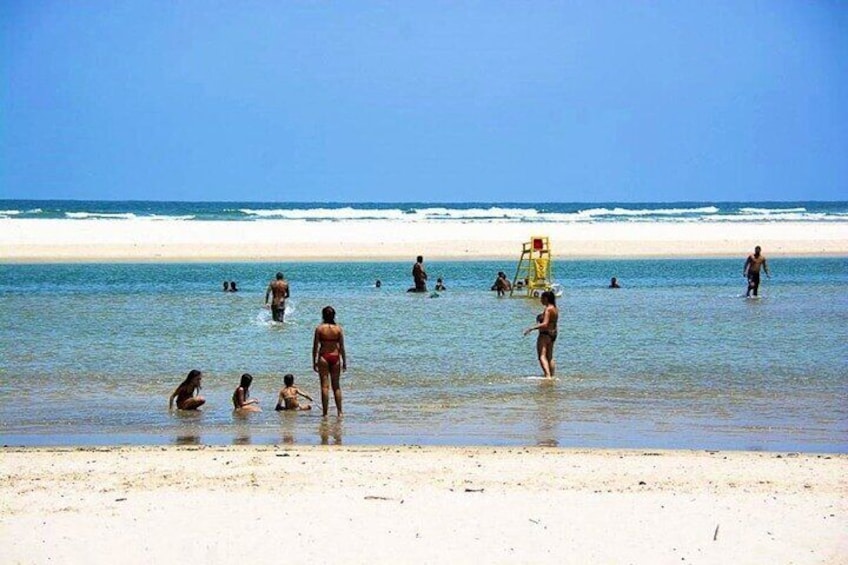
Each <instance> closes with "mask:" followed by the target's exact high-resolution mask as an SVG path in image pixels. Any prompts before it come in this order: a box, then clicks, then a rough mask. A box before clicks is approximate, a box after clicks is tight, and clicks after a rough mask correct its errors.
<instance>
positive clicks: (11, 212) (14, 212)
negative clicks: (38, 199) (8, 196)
mask: <svg viewBox="0 0 848 565" xmlns="http://www.w3.org/2000/svg"><path fill="white" fill-rule="evenodd" d="M42 211H43V210H42V209H41V208H33V209H32V210H0V216H6V217H8V216H20V215H21V214H41V212H42Z"/></svg>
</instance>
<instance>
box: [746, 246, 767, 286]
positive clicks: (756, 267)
mask: <svg viewBox="0 0 848 565" xmlns="http://www.w3.org/2000/svg"><path fill="white" fill-rule="evenodd" d="M760 251H761V249H760V246H759V245H758V246H756V247H755V248H754V254H753V255H748V258H747V259H746V260H745V266H744V267H742V276H743V277H748V291H747V292H746V293H745V297H746V298H747V297H749V296H751V291H754V296H757V292H758V291H759V290H760V268H762V270H763V271H765V272H766V276H768V277H769V278H771V274H769V270H768V264H767V263H766V256H765V255H761V254H760Z"/></svg>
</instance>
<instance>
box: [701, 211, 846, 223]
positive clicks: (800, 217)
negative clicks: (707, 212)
mask: <svg viewBox="0 0 848 565" xmlns="http://www.w3.org/2000/svg"><path fill="white" fill-rule="evenodd" d="M833 216H834V214H824V213H821V212H804V213H800V212H790V213H786V214H777V213H774V212H771V213H768V214H760V213H749V214H732V215H731V214H719V215H715V216H705V217H703V218H701V220H704V221H709V222H778V221H780V222H819V221H826V220H833V219H834V218H833Z"/></svg>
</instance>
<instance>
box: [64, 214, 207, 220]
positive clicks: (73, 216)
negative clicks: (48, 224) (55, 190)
mask: <svg viewBox="0 0 848 565" xmlns="http://www.w3.org/2000/svg"><path fill="white" fill-rule="evenodd" d="M65 217H66V218H70V219H72V220H146V221H165V220H179V221H183V220H193V219H194V218H195V216H167V215H162V214H150V215H148V216H139V215H137V214H133V213H132V212H126V213H119V214H108V213H105V212H102V213H101V212H65Z"/></svg>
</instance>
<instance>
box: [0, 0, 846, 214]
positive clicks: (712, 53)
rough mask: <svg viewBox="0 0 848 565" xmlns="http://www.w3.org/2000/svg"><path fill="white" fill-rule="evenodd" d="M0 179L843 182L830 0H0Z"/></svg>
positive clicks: (837, 196)
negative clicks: (815, 0)
mask: <svg viewBox="0 0 848 565" xmlns="http://www.w3.org/2000/svg"><path fill="white" fill-rule="evenodd" d="M0 76H2V84H0V86H2V90H0V197H3V198H37V199H41V198H68V199H115V200H122V199H143V200H260V201H352V202H364V201H392V202H396V201H444V202H451V201H481V202H499V201H513V202H514V201H521V202H550V201H568V202H572V201H577V202H592V201H594V202H598V201H623V202H627V201H649V202H660V201H706V200H814V199H815V200H845V199H848V3H845V2H837V1H834V2H827V1H817V2H802V1H788V0H787V1H764V2H748V1H739V0H735V1H729V2H705V1H702V0H699V1H686V0H682V1H667V2H631V1H621V2H603V1H586V2H385V3H378V2H270V1H269V2H247V1H245V2H208V1H191V0H185V1H180V2H173V1H161V2H158V1H136V2H121V1H96V0H95V1H88V2H79V1H77V2H75V1H65V0H63V1H56V2H50V1H41V2H32V1H16V0H5V1H3V2H0Z"/></svg>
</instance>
